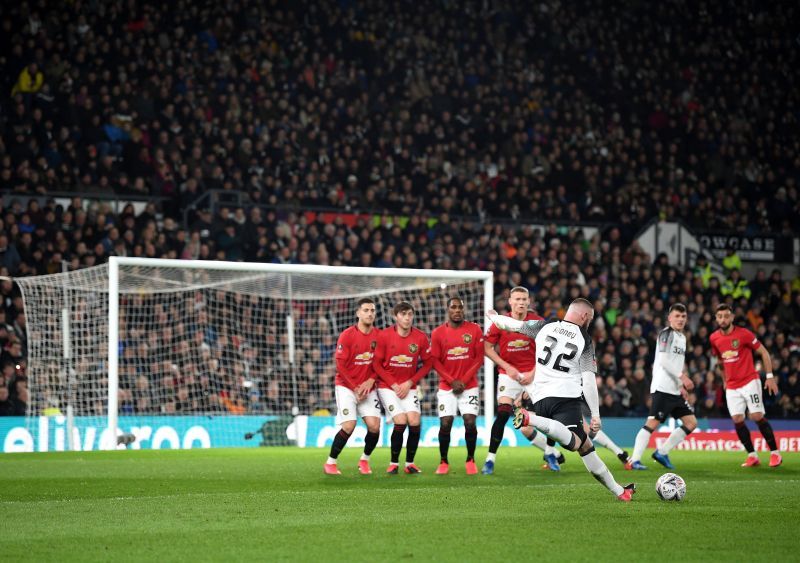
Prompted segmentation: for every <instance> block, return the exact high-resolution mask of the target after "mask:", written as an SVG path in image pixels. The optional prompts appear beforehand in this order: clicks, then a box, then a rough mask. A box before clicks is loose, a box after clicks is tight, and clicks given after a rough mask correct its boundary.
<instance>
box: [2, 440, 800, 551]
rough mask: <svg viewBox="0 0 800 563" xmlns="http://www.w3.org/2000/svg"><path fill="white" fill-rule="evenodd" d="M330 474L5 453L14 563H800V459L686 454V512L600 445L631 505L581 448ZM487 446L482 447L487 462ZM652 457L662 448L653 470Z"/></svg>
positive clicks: (6, 537)
mask: <svg viewBox="0 0 800 563" xmlns="http://www.w3.org/2000/svg"><path fill="white" fill-rule="evenodd" d="M359 454H360V451H357V450H355V449H348V450H346V451H345V452H344V453H343V454H342V456H341V458H340V463H339V465H340V468H341V469H342V471H343V473H344V475H342V476H340V477H331V476H326V475H323V474H322V464H323V462H324V460H325V458H326V457H327V450H315V449H306V450H302V449H293V448H260V449H242V450H235V449H222V450H191V451H126V452H97V453H78V452H76V453H51V454H7V455H4V456H2V458H0V459H1V460H2V461H0V467H1V468H2V471H0V473H1V474H0V529H2V530H3V534H2V544H0V545H1V547H0V554H1V557H2V559H3V560H4V561H18V560H35V561H64V560H73V561H74V560H79V561H87V560H104V561H119V560H156V559H157V560H169V561H172V560H187V561H196V560H270V561H274V560H317V561H332V560H335V561H338V560H344V561H387V560H438V561H474V560H484V561H491V560H501V559H504V560H509V559H510V560H520V561H528V560H541V559H547V560H556V561H576V560H605V561H609V560H616V561H620V560H632V561H638V560H650V561H670V560H678V561H680V560H689V561H694V560H711V559H715V560H717V561H728V560H737V561H743V560H754V559H755V560H762V561H768V560H778V561H787V560H798V557H799V555H798V554H799V553H800V551H798V547H797V538H798V537H800V508H799V507H800V454H786V455H785V456H784V465H783V466H782V467H780V468H777V469H771V468H769V467H767V466H766V460H767V456H766V455H764V454H762V456H761V457H762V463H763V465H762V466H761V467H757V468H751V469H744V468H741V467H739V464H740V463H741V461H743V455H742V454H736V453H718V452H673V454H672V456H671V457H672V459H673V462H674V463H675V464H676V465H677V470H676V471H675V472H676V473H678V474H679V475H681V476H682V477H684V479H686V482H687V486H688V492H687V495H686V499H685V500H684V501H683V502H681V503H667V502H663V501H661V500H659V499H658V498H657V497H656V494H655V491H654V488H653V487H654V483H655V481H656V479H657V478H658V476H659V475H661V474H662V473H664V471H662V470H660V469H659V467H658V466H657V465H656V464H655V462H652V463H649V465H650V466H651V469H650V470H649V471H646V472H629V471H624V470H623V469H622V466H621V464H620V463H619V461H618V460H617V459H616V458H615V457H613V456H612V455H611V454H610V453H609V452H607V451H601V455H602V456H603V458H604V459H605V461H606V463H607V464H608V466H609V468H610V469H611V471H612V472H613V473H614V475H615V477H616V478H617V480H618V481H619V482H620V483H622V484H625V483H628V482H629V481H631V480H633V481H634V482H636V484H637V486H638V489H639V491H638V493H637V494H636V495H635V496H634V502H633V503H631V504H624V503H621V502H619V501H617V500H616V499H615V498H614V497H613V496H612V495H611V494H610V493H608V492H607V491H606V490H605V489H604V488H603V487H602V486H601V485H600V484H599V483H597V482H595V480H594V479H593V478H592V477H591V476H590V475H589V474H588V473H587V472H586V470H585V469H584V467H583V464H582V463H581V461H580V458H579V457H578V456H577V455H576V454H569V453H567V463H565V464H564V466H563V469H562V471H561V473H559V474H554V473H551V472H549V471H545V470H542V469H541V468H540V465H541V452H540V451H539V450H535V449H529V448H520V449H512V448H504V449H501V450H500V452H499V455H498V461H497V468H496V474H495V475H493V476H483V475H476V476H471V477H467V476H466V475H465V474H464V466H463V455H464V448H463V447H459V448H453V449H452V450H451V456H450V459H451V474H450V475H446V476H437V475H434V474H433V471H434V470H435V468H436V464H437V463H438V450H435V449H421V450H420V452H419V455H418V456H417V462H418V465H419V466H420V467H421V468H422V470H423V472H424V473H423V474H421V475H404V474H401V475H395V476H388V475H385V474H383V471H384V470H385V468H386V464H387V461H388V455H389V454H388V451H387V449H385V448H384V449H379V450H377V451H376V453H375V454H374V455H373V470H374V471H375V474H373V475H371V476H361V475H358V473H357V471H356V469H355V466H356V463H357V459H358V455H359ZM484 455H485V449H483V450H479V453H478V461H479V463H480V462H482V461H483V457H484ZM648 461H651V460H650V459H649V454H647V455H646V456H645V462H648Z"/></svg>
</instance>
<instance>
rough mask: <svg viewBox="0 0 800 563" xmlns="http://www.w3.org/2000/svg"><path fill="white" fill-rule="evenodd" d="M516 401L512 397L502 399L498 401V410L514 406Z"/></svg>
mask: <svg viewBox="0 0 800 563" xmlns="http://www.w3.org/2000/svg"><path fill="white" fill-rule="evenodd" d="M513 404H514V400H513V399H512V398H511V397H500V398H499V399H497V405H498V407H497V410H498V411H499V410H500V405H513Z"/></svg>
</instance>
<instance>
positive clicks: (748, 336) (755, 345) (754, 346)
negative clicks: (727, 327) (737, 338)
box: [742, 328, 761, 350]
mask: <svg viewBox="0 0 800 563" xmlns="http://www.w3.org/2000/svg"><path fill="white" fill-rule="evenodd" d="M742 333H743V334H742V340H743V341H744V342H746V343H747V347H748V348H750V349H751V350H758V349H759V348H761V342H759V341H758V337H757V336H756V335H755V334H753V333H752V332H750V331H749V330H747V329H746V328H743V329H742Z"/></svg>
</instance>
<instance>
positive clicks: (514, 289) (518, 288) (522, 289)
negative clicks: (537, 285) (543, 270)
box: [510, 285, 531, 295]
mask: <svg viewBox="0 0 800 563" xmlns="http://www.w3.org/2000/svg"><path fill="white" fill-rule="evenodd" d="M510 293H524V294H525V295H530V294H531V292H530V291H528V288H527V287H522V286H521V285H518V286H516V287H512V288H511V292H510Z"/></svg>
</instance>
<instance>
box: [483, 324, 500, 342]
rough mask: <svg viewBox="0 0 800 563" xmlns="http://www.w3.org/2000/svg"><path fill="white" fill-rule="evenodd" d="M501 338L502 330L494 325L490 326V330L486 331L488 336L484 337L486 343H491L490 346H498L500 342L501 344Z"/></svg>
mask: <svg viewBox="0 0 800 563" xmlns="http://www.w3.org/2000/svg"><path fill="white" fill-rule="evenodd" d="M500 336H501V334H500V329H499V328H497V327H496V326H494V324H492V325H490V326H489V330H488V331H486V336H485V337H484V339H485V340H486V342H489V343H490V344H497V343H498V342H500Z"/></svg>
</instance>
